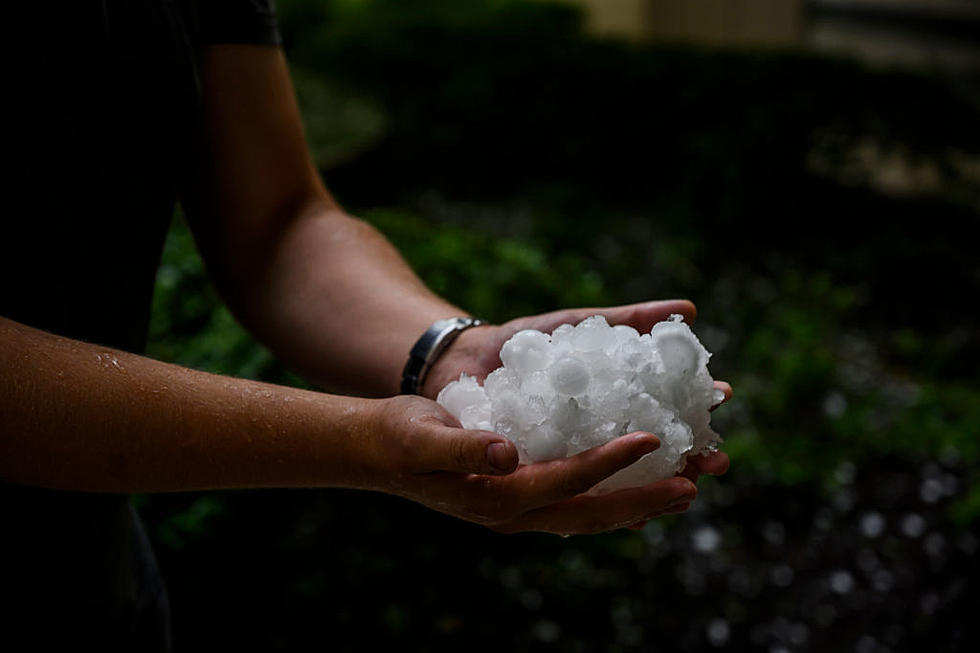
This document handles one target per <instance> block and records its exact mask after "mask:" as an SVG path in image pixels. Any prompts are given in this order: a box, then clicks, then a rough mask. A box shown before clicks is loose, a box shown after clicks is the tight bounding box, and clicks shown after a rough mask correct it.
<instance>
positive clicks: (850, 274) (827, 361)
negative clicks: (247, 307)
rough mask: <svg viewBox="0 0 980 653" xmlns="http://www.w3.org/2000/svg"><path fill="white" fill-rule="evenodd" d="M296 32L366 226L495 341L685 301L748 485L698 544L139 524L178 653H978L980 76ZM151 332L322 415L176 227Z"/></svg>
mask: <svg viewBox="0 0 980 653" xmlns="http://www.w3.org/2000/svg"><path fill="white" fill-rule="evenodd" d="M278 5H279V9H280V14H281V22H282V26H283V32H284V37H285V41H286V47H287V51H288V53H289V56H290V58H291V61H292V62H293V65H294V68H295V75H296V82H297V87H298V92H299V95H300V99H301V103H302V105H303V108H304V116H305V120H306V122H307V128H308V134H309V137H310V140H311V147H312V148H313V151H314V152H315V154H316V157H317V161H318V164H319V165H320V166H321V168H322V169H323V172H324V176H325V178H326V180H327V183H328V185H329V186H330V187H331V189H332V190H334V192H335V193H336V194H337V195H338V196H339V198H340V199H341V201H342V202H343V203H344V205H345V206H346V207H347V208H348V210H350V211H352V212H354V213H356V214H358V215H361V216H363V217H365V218H366V219H368V220H369V221H371V222H373V223H374V224H375V225H377V226H378V227H379V228H380V229H381V230H382V231H384V232H385V233H386V234H388V236H389V237H390V238H391V239H392V240H393V241H394V242H395V243H396V244H397V245H398V246H399V247H400V248H401V249H402V251H403V252H404V253H405V255H406V257H407V258H408V259H409V260H410V262H411V263H412V264H413V265H414V266H415V267H416V269H417V270H418V271H419V273H420V274H421V275H422V276H423V278H424V279H425V280H426V281H427V282H428V283H429V284H430V285H431V286H432V287H433V288H435V289H436V290H437V291H439V292H441V293H443V294H445V295H446V296H448V297H449V298H450V299H452V300H453V301H455V302H457V303H459V304H460V305H462V306H464V307H466V308H467V309H468V310H470V311H472V312H474V313H475V314H477V315H480V316H483V317H486V318H488V319H492V320H504V319H507V318H509V317H513V316H516V315H519V314H525V313H530V312H540V311H545V310H550V309H553V308H555V307H558V306H564V305H603V304H614V303H620V302H627V301H638V300H642V299H651V298H660V297H679V296H684V297H690V298H691V299H693V300H695V301H696V302H697V304H698V306H699V309H700V317H699V320H698V323H697V324H696V327H695V331H696V332H697V333H698V334H699V336H700V337H701V338H702V340H703V341H704V343H705V344H706V346H707V347H708V348H709V349H710V350H711V351H713V352H715V355H714V358H713V359H712V363H711V369H712V372H713V374H714V375H715V377H716V378H723V379H726V380H728V381H730V382H731V383H732V385H733V386H734V388H735V392H736V395H735V399H734V400H733V401H732V402H731V403H730V404H728V405H726V406H725V407H724V408H722V409H721V410H719V411H718V412H717V413H716V414H715V415H716V417H715V419H714V421H715V423H716V424H717V428H718V430H719V431H720V432H721V433H722V434H723V435H725V436H726V439H727V442H726V444H725V449H726V451H728V452H729V454H730V455H731V457H732V469H731V472H730V473H729V474H728V475H727V476H725V477H723V478H721V479H719V480H716V481H715V480H707V481H704V482H703V485H702V487H701V496H700V497H699V499H698V501H697V503H696V506H695V508H694V509H692V511H691V512H690V513H689V514H687V515H685V516H682V517H679V518H676V519H668V520H661V521H658V522H654V523H651V524H649V525H648V526H647V527H646V529H644V530H643V531H641V532H638V533H634V532H629V533H626V532H624V533H617V534H612V535H607V536H603V537H592V538H585V537H581V538H572V539H568V540H563V539H560V538H555V537H549V536H544V535H533V534H532V535H521V536H506V537H505V536H499V535H495V534H493V533H490V532H487V531H485V530H483V529H480V528H477V527H475V526H470V525H468V524H463V523H458V522H455V521H453V520H450V519H448V518H445V517H443V516H441V515H437V514H433V513H429V512H428V511H425V510H424V509H422V508H418V507H416V506H414V505H412V504H409V503H408V502H405V501H401V500H397V499H392V498H389V497H384V496H376V495H367V494H363V493H354V492H345V491H314V490H310V491H282V492H236V493H208V494H193V495H170V496H153V497H141V498H140V505H141V509H142V513H143V515H144V516H145V517H146V518H147V520H148V523H149V525H150V530H151V534H152V536H153V539H154V542H155V545H156V547H157V551H158V554H159V557H160V560H161V564H162V566H163V570H164V574H165V576H166V578H167V579H168V582H169V588H170V593H171V598H172V602H173V612H174V628H175V638H176V642H177V646H178V649H181V650H195V649H204V648H212V647H214V646H219V645H220V646H222V647H224V648H229V647H235V648H250V649H251V648H263V649H267V650H296V649H305V648H308V647H309V648H317V649H320V648H331V647H332V648H336V649H339V650H365V649H371V648H375V649H380V650H388V649H396V648H397V649H398V650H405V649H408V650H443V649H459V648H467V649H472V650H485V649H490V648H498V647H500V646H508V647H510V648H513V649H517V650H529V649H534V650H539V649H542V648H548V647H551V648H554V649H555V650H563V651H566V650H568V651H619V650H635V649H640V650H663V651H674V650H684V651H701V650H714V649H716V648H718V647H727V648H728V649H729V650H753V651H754V650H760V651H772V652H777V651H827V650H830V649H831V648H832V647H833V648H839V649H841V650H845V651H852V650H853V651H857V652H858V653H872V652H875V651H919V650H923V649H926V648H927V647H928V648H931V649H934V650H941V651H957V650H975V645H976V643H977V642H978V641H980V638H978V633H977V626H976V624H975V620H973V619H971V618H970V614H971V611H970V609H969V606H970V605H971V603H972V602H974V601H975V600H976V599H977V598H978V596H977V594H978V591H977V587H978V585H977V563H976V551H977V547H978V537H980V486H978V482H977V481H978V476H980V443H978V435H980V384H978V378H980V373H978V363H980V355H978V354H980V332H978V329H977V321H976V308H975V306H976V303H977V297H978V296H980V294H978V290H980V288H978V286H980V259H978V256H977V254H976V245H975V242H976V241H975V238H973V237H972V236H971V235H972V234H973V233H974V232H975V231H976V226H977V222H978V220H980V173H978V171H980V164H978V161H980V130H977V129H976V126H977V124H978V118H980V110H978V93H977V87H976V85H975V80H974V79H972V78H971V77H970V76H969V75H966V76H962V75H959V76H958V75H947V74H941V73H939V72H936V71H930V72H928V74H927V73H926V72H923V71H921V70H919V71H909V70H896V69H894V68H888V67H881V66H877V67H874V68H870V69H869V68H864V67H862V65H860V64H858V63H855V62H852V61H849V60H845V59H827V58H823V57H821V56H817V55H815V54H812V53H811V54H808V53H807V52H805V51H803V50H800V49H787V48H783V49H778V50H773V49H770V50H758V51H756V50H746V49H738V50H733V49H726V48H721V49H705V48H693V47H689V46H684V45H670V46H667V45H663V44H659V45H658V44H656V43H651V42H641V43H632V44H627V43H625V42H616V41H612V40H602V41H597V40H595V39H594V38H592V37H589V36H587V35H586V34H585V33H584V31H583V30H582V16H581V14H580V13H578V12H577V11H575V10H574V9H571V8H567V7H564V6H560V5H552V4H542V3H535V2H519V1H517V0H481V1H473V2H467V3H458V2H448V1H440V0H401V1H400V2H397V3H390V2H381V1H380V0H379V1H371V0H359V1H357V0H333V1H325V0H324V1H316V2H314V1H312V0H280V1H279V2H278ZM152 330H153V331H152V337H151V341H152V344H151V352H150V353H151V354H152V355H154V356H157V357H159V358H163V359H166V360H171V361H175V362H179V363H182V364H187V365H191V366H193V367H198V368H201V369H208V370H212V371H218V372H222V373H227V374H234V375H241V376H248V377H251V378H260V379H265V380H272V381H277V382H286V383H300V381H299V380H298V379H296V378H295V377H292V376H291V375H289V374H288V372H286V371H285V370H283V369H282V368H281V366H280V365H279V364H278V363H277V362H276V361H275V360H274V359H273V358H272V357H271V356H270V355H269V354H268V353H267V352H265V351H264V350H262V349H261V348H259V347H257V346H256V345H255V344H254V343H253V342H252V341H251V340H250V339H249V338H248V336H247V335H246V334H244V333H243V332H242V331H241V329H240V328H238V327H237V326H236V325H235V324H234V322H233V320H232V319H231V318H230V316H229V315H228V313H227V311H225V310H224V309H223V308H221V307H220V306H219V304H218V302H217V300H216V297H215V295H214V291H213V289H212V288H211V286H210V284H209V283H208V281H207V278H206V276H205V274H204V273H203V271H202V270H201V267H200V263H199V261H198V259H197V257H196V254H195V253H194V250H193V243H192V240H191V238H190V236H189V234H188V233H187V231H186V228H185V226H184V225H183V223H182V221H180V220H177V221H176V222H175V225H174V228H173V229H172V231H171V234H170V238H169V240H168V244H167V247H166V251H165V254H164V261H163V264H162V267H161V271H160V275H159V279H158V287H157V294H156V297H155V310H154V321H153V327H152ZM309 642H318V643H319V644H317V645H315V646H309V645H308V643H309Z"/></svg>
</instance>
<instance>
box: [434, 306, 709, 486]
mask: <svg viewBox="0 0 980 653" xmlns="http://www.w3.org/2000/svg"><path fill="white" fill-rule="evenodd" d="M710 357H711V354H710V353H708V350H706V349H705V348H704V347H703V346H702V345H701V343H700V342H699V341H698V339H697V337H696V336H695V335H694V333H692V332H691V329H690V328H689V327H688V326H687V325H686V324H684V322H683V321H682V318H681V316H680V315H671V316H670V319H668V320H665V321H663V322H659V323H657V324H655V325H654V326H653V329H651V331H650V333H645V334H643V335H640V334H639V333H638V332H637V331H636V329H633V328H632V327H629V326H625V325H617V326H612V327H611V326H609V324H608V323H607V322H606V319H605V318H604V317H602V316H601V315H595V316H592V317H590V318H588V319H586V320H584V321H583V322H581V323H579V324H578V325H576V326H572V325H571V324H563V325H561V326H560V327H558V328H557V329H555V330H554V332H553V333H551V334H550V335H549V334H547V333H542V332H540V331H534V330H531V329H529V330H525V331H520V332H518V333H515V334H514V336H513V337H512V338H511V339H510V340H508V341H507V342H506V343H504V346H503V347H502V348H501V349H500V360H501V362H503V367H500V368H498V369H496V370H495V371H493V372H492V373H491V374H490V375H489V376H488V377H487V379H486V381H485V382H484V384H483V386H481V385H480V384H479V383H478V382H477V380H476V378H474V377H472V376H468V375H466V374H463V375H461V376H460V378H459V380H458V381H453V382H451V383H449V384H448V385H447V386H446V387H445V388H443V389H442V391H441V392H440V393H439V396H438V398H437V401H438V402H439V403H440V404H442V405H443V406H445V407H446V409H447V410H448V411H449V412H450V413H452V414H453V415H455V416H456V418H457V419H459V421H460V422H461V423H462V425H463V427H464V428H468V429H484V430H487V431H494V432H496V433H499V434H501V435H504V436H506V437H507V438H509V439H510V440H511V441H512V442H513V443H514V444H515V445H516V446H517V450H518V452H519V454H520V460H521V462H522V463H533V462H540V461H544V460H553V459H555V458H562V457H566V456H573V455H575V454H577V453H580V452H582V451H585V450H587V449H591V448H593V447H597V446H599V445H602V444H605V443H606V442H609V441H610V440H612V439H614V438H617V437H619V436H621V435H624V434H626V433H632V432H634V431H646V432H649V433H653V434H654V435H656V436H657V437H658V438H660V448H659V449H657V450H656V451H654V452H652V453H649V454H647V455H646V456H644V457H643V458H641V459H640V460H638V461H637V462H636V463H634V464H633V465H631V466H629V467H627V468H625V469H622V470H620V471H619V472H617V473H616V474H614V475H612V476H610V477H609V478H607V479H606V480H604V481H603V482H602V483H600V484H599V485H597V486H596V487H595V488H593V490H592V492H594V493H602V492H611V491H614V490H619V489H623V488H628V487H636V486H640V485H645V484H647V483H651V482H653V481H657V480H660V479H664V478H668V477H670V476H673V475H674V474H676V473H678V472H679V471H681V470H682V469H683V468H684V464H685V461H686V459H687V456H689V455H692V454H704V453H708V452H710V451H714V450H715V449H717V446H718V444H719V443H720V442H721V438H720V437H719V435H718V434H717V433H715V432H714V431H713V430H712V429H711V427H710V426H709V421H710V413H709V412H708V411H709V409H710V408H711V407H712V406H714V405H716V404H718V403H720V402H721V400H722V398H723V394H722V393H721V391H719V390H716V389H715V387H714V381H713V380H712V378H711V375H710V374H709V373H708V359H709V358H710Z"/></svg>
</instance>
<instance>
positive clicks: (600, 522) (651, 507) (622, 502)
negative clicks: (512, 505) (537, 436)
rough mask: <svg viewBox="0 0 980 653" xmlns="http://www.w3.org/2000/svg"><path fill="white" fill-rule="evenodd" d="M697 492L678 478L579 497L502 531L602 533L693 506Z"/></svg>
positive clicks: (534, 512) (527, 515)
mask: <svg viewBox="0 0 980 653" xmlns="http://www.w3.org/2000/svg"><path fill="white" fill-rule="evenodd" d="M697 492H698V491H697V488H696V487H695V486H694V484H693V483H691V482H690V481H688V480H687V479H684V478H681V477H678V476H675V477H673V478H668V479H665V480H663V481H657V482H656V483H651V484H649V485H645V486H643V487H639V488H630V489H626V490H620V491H618V492H613V493H611V494H605V495H601V496H590V495H579V496H577V497H575V498H573V499H569V500H567V501H562V502H561V503H557V504H554V505H551V506H547V507H544V508H538V509H537V510H532V511H531V512H528V513H525V514H524V515H521V516H520V517H518V518H516V519H514V520H512V521H511V522H510V523H509V524H507V525H505V526H504V528H503V530H507V531H511V530H513V531H521V530H533V531H545V532H548V533H561V534H576V533H582V534H584V533H603V532H606V531H610V530H615V529H618V528H624V527H627V526H629V525H631V524H636V523H637V522H640V521H644V520H646V519H651V518H653V517H656V516H658V515H661V514H664V513H665V512H667V511H668V510H671V509H673V508H675V507H678V506H681V505H685V504H686V505H690V502H691V501H693V500H694V498H695V497H696V496H697Z"/></svg>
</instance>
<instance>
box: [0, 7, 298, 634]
mask: <svg viewBox="0 0 980 653" xmlns="http://www.w3.org/2000/svg"><path fill="white" fill-rule="evenodd" d="M12 4H13V5H14V6H13V7H11V8H5V9H4V13H5V18H6V19H7V21H8V22H7V26H8V32H15V37H14V39H15V40H16V41H18V42H19V43H18V47H16V48H15V50H16V51H15V52H14V53H12V54H13V58H11V59H9V60H8V69H10V70H11V74H10V75H8V76H7V77H6V80H5V81H6V88H5V92H4V97H5V102H4V104H5V105H6V108H7V109H8V111H10V112H11V113H10V114H9V116H10V117H9V118H8V120H7V121H6V122H5V125H4V131H5V133H4V138H3V142H4V145H5V148H6V149H7V153H8V157H7V160H8V163H9V164H13V165H12V167H8V172H7V173H6V174H5V178H6V183H5V186H7V188H6V189H5V193H4V200H5V202H4V206H3V214H2V217H0V222H2V229H0V315H3V316H5V317H7V318H10V319H13V320H16V321H19V322H22V323H24V324H28V325H31V326H34V327H37V328H41V329H44V330H47V331H51V332H53V333H57V334H59V335H64V336H68V337H72V338H77V339H81V340H85V341H88V342H93V343H99V344H102V345H106V346H111V347H117V348H121V349H125V350H129V351H133V352H139V351H141V350H142V349H143V347H144V344H145V338H146V331H147V323H148V319H149V307H150V300H151V295H152V291H153V282H154V277H155V271H156V267H157V264H158V262H159V256H160V251H161V248H162V245H163V239H164V236H165V234H166V230H167V225H168V224H169V222H170V219H171V216H172V214H173V210H174V206H175V202H176V201H177V199H178V197H179V195H180V192H181V188H182V186H183V183H184V175H185V174H187V173H188V172H189V171H190V170H192V169H194V168H195V164H194V158H195V148H196V141H197V139H196V138H195V133H196V130H197V124H198V116H199V108H200V88H199V85H200V82H199V75H198V70H199V69H198V61H199V55H200V52H201V49H202V47H203V46H205V45H207V44H209V43H251V44H266V45H278V43H279V34H278V32H277V29H276V24H275V16H274V11H273V7H272V0H63V1H60V2H59V1H41V0H38V1H35V0H31V1H29V2H16V3H12ZM37 409H38V410H44V407H43V406H38V407H37ZM0 428H2V425H0ZM132 436H133V437H139V434H138V433H133V434H132ZM0 523H2V524H3V528H2V529H0V530H2V532H0V596H3V597H4V599H6V600H4V601H3V603H4V604H5V605H7V606H11V605H13V606H14V608H13V610H12V611H11V610H9V609H8V608H4V611H3V615H2V616H0V623H4V624H6V625H5V627H4V631H5V634H4V637H3V641H4V645H3V646H4V647H5V649H6V650H16V645H15V648H13V649H11V648H7V647H9V646H10V645H12V644H13V643H14V642H16V641H18V640H17V638H16V637H15V636H14V635H13V633H14V632H16V631H18V630H22V631H23V632H24V633H28V634H29V635H30V639H29V640H26V642H25V646H24V648H25V650H27V649H29V650H60V649H62V648H68V647H69V646H70V647H71V648H72V649H80V650H90V649H91V650H131V651H150V650H168V649H169V633H168V628H169V627H168V623H167V604H166V596H165V592H164V589H163V585H162V583H161V581H160V579H159V574H158V572H157V569H156V563H155V562H154V560H153V555H152V552H151V551H150V548H149V545H148V543H147V540H146V536H145V534H144V533H143V530H142V527H141V525H140V523H139V520H138V518H137V517H136V515H135V513H134V511H133V509H132V507H131V505H130V503H129V500H128V498H127V497H125V496H117V495H106V494H85V493H72V492H58V491H50V490H42V489H37V488H26V487H17V486H10V485H0Z"/></svg>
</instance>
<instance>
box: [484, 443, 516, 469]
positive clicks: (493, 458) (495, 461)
mask: <svg viewBox="0 0 980 653" xmlns="http://www.w3.org/2000/svg"><path fill="white" fill-rule="evenodd" d="M509 459H510V456H508V455H507V445H505V444H504V443H503V442H494V443H493V444H490V445H488V446H487V463H489V464H490V468H491V469H492V470H493V471H495V472H497V473H498V474H507V473H509V472H510V471H511V465H510V460H509Z"/></svg>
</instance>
